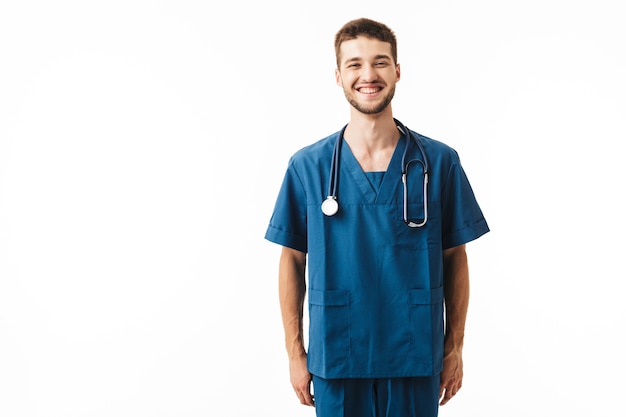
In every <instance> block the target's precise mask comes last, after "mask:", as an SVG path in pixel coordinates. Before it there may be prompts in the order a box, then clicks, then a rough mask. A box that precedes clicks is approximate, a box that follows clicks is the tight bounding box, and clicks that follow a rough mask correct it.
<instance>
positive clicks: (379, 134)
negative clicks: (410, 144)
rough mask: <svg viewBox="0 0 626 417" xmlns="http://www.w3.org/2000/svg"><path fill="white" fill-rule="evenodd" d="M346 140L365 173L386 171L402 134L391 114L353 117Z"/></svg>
mask: <svg viewBox="0 0 626 417" xmlns="http://www.w3.org/2000/svg"><path fill="white" fill-rule="evenodd" d="M344 138H345V140H346V143H347V144H348V146H349V147H350V150H351V151H352V153H353V154H354V156H355V157H356V159H357V161H358V162H359V164H360V165H361V168H362V169H363V170H364V171H386V170H387V166H388V165H389V161H390V160H391V156H392V155H393V152H394V151H395V149H396V145H397V144H398V140H399V139H400V132H399V131H398V128H397V127H396V123H395V121H394V120H393V117H392V116H391V113H390V112H389V114H387V115H383V114H381V115H362V116H359V117H354V116H353V117H352V118H351V119H350V123H348V126H347V127H346V130H345V133H344Z"/></svg>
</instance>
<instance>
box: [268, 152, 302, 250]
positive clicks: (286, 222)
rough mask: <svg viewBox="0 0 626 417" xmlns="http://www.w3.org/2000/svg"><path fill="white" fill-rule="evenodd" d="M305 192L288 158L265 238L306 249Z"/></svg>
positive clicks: (291, 161) (297, 248) (295, 247)
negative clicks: (287, 164)
mask: <svg viewBox="0 0 626 417" xmlns="http://www.w3.org/2000/svg"><path fill="white" fill-rule="evenodd" d="M306 202H307V198H306V193H305V191H304V186H303V184H302V181H301V180H300V178H299V176H298V174H297V172H296V169H295V167H294V164H293V159H292V160H290V162H289V166H288V168H287V172H286V173H285V177H284V179H283V183H282V185H281V188H280V191H279V193H278V198H277V199H276V204H275V206H274V212H273V213H272V217H271V219H270V223H269V225H268V227H267V230H266V232H265V239H267V240H269V241H270V242H273V243H277V244H279V245H282V246H287V247H290V248H292V249H296V250H299V251H301V252H305V253H306V251H307V226H306V225H307V218H306Z"/></svg>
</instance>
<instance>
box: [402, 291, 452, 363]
mask: <svg viewBox="0 0 626 417" xmlns="http://www.w3.org/2000/svg"><path fill="white" fill-rule="evenodd" d="M409 304H410V322H411V349H412V351H413V353H414V354H415V355H416V357H417V361H418V362H422V363H433V364H434V365H435V366H438V365H437V364H438V363H440V361H441V360H443V336H444V329H443V287H439V288H433V289H413V290H410V291H409Z"/></svg>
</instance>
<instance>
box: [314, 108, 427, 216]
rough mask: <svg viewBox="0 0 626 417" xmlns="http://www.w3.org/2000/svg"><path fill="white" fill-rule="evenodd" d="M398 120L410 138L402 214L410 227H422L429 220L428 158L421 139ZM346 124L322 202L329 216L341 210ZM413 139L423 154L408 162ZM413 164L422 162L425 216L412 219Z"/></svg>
mask: <svg viewBox="0 0 626 417" xmlns="http://www.w3.org/2000/svg"><path fill="white" fill-rule="evenodd" d="M393 120H394V121H395V122H396V126H397V128H398V130H399V131H400V132H401V133H403V134H406V135H407V136H408V140H407V141H406V145H405V146H404V153H403V154H402V184H403V188H404V190H403V199H404V201H403V210H402V216H403V218H404V222H405V223H406V224H407V225H408V226H409V227H422V226H424V225H425V224H426V221H427V220H428V160H427V159H426V152H425V151H424V147H423V146H422V143H421V142H420V141H419V139H418V138H417V137H416V136H415V135H414V134H413V133H412V132H411V131H410V130H409V129H407V128H406V127H405V126H404V125H403V124H402V123H400V121H399V120H397V119H393ZM346 127H347V125H346V126H344V127H343V129H341V132H339V136H338V137H337V140H336V141H335V147H334V149H333V159H332V161H331V163H330V178H329V181H328V196H327V197H326V200H324V201H323V202H322V212H323V213H324V214H325V215H327V216H334V215H335V214H337V212H338V211H339V202H338V201H337V179H338V177H339V155H340V154H341V143H342V142H343V133H344V132H345V130H346ZM411 139H413V140H414V141H415V143H416V144H417V147H418V148H419V150H420V153H421V154H422V159H411V160H409V161H408V162H407V161H406V154H407V151H408V150H409V143H410V142H411ZM412 164H420V165H421V166H422V169H423V172H424V218H423V219H419V220H412V219H410V218H409V204H408V193H409V187H408V172H409V167H410V166H411V165H412Z"/></svg>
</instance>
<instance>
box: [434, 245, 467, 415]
mask: <svg viewBox="0 0 626 417" xmlns="http://www.w3.org/2000/svg"><path fill="white" fill-rule="evenodd" d="M443 274H444V276H443V279H444V299H445V306H446V335H445V342H444V357H443V370H442V372H441V382H440V385H439V398H440V404H441V405H444V404H446V403H447V402H448V401H450V399H451V398H452V397H453V396H454V395H455V394H456V393H457V391H458V390H460V389H461V385H462V382H463V337H464V335H465V319H466V317H467V308H468V304H469V267H468V264H467V253H466V252H465V245H459V246H455V247H453V248H450V249H446V250H444V251H443Z"/></svg>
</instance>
